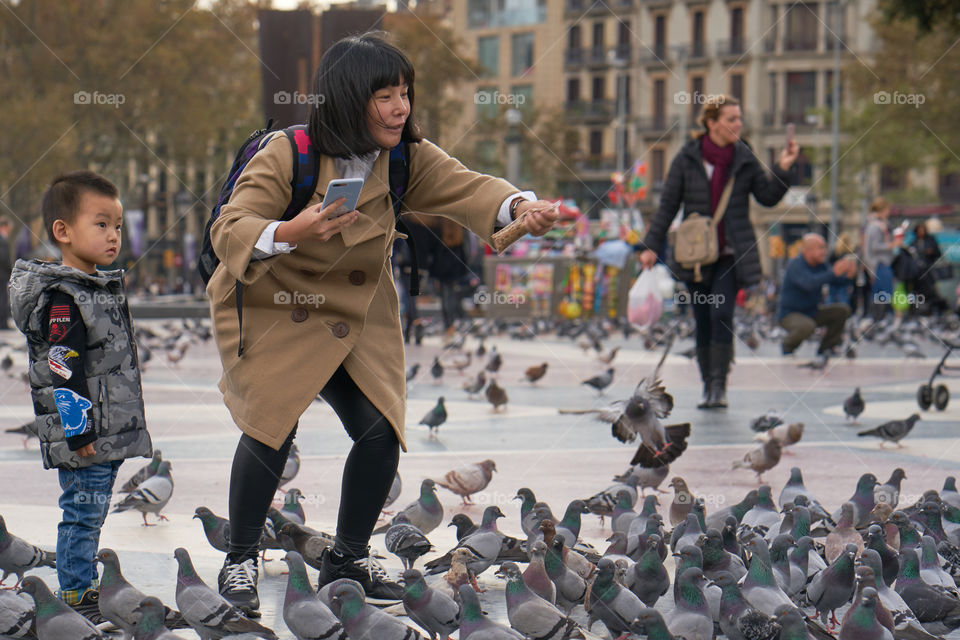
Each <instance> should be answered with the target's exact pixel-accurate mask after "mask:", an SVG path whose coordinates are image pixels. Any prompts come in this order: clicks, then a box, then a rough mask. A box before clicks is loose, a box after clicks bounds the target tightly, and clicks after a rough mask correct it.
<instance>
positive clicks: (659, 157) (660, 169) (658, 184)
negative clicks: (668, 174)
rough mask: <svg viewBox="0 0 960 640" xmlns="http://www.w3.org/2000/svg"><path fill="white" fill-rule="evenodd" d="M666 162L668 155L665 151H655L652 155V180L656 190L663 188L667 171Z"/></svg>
mask: <svg viewBox="0 0 960 640" xmlns="http://www.w3.org/2000/svg"><path fill="white" fill-rule="evenodd" d="M665 161H666V155H665V154H664V151H663V149H654V150H653V152H652V153H651V154H650V165H651V166H650V179H651V180H652V181H653V188H654V189H661V188H663V178H664V172H665V170H666V168H665V166H664V163H665Z"/></svg>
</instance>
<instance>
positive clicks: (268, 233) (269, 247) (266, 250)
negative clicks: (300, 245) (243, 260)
mask: <svg viewBox="0 0 960 640" xmlns="http://www.w3.org/2000/svg"><path fill="white" fill-rule="evenodd" d="M280 222H281V220H277V221H275V222H271V223H270V224H268V225H267V228H266V229H264V230H263V233H261V234H260V238H259V239H257V243H256V244H255V245H253V258H254V259H256V260H260V259H262V258H269V257H270V256H275V255H278V254H281V253H290V252H291V251H293V250H294V249H296V248H297V245H295V244H290V243H289V242H274V241H273V235H274V234H275V233H276V231H277V227H279V226H280Z"/></svg>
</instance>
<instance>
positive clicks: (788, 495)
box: [777, 467, 836, 524]
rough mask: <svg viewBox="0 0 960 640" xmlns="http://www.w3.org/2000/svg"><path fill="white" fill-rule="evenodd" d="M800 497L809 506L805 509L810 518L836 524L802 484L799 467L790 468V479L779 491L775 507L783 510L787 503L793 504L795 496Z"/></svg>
mask: <svg viewBox="0 0 960 640" xmlns="http://www.w3.org/2000/svg"><path fill="white" fill-rule="evenodd" d="M801 495H802V496H806V498H807V502H808V505H809V506H808V507H807V508H808V509H809V510H810V515H811V516H815V517H817V519H824V520H827V521H828V522H830V523H831V524H836V523H835V522H834V521H833V519H832V518H831V517H830V514H829V513H828V512H827V510H826V509H824V508H823V505H822V504H820V502H819V501H818V500H817V499H816V498H815V497H813V494H812V493H810V490H809V489H807V487H806V486H805V485H804V484H803V474H802V473H801V472H800V467H791V468H790V479H789V480H787V484H785V485H784V487H783V489H782V490H781V491H780V496H779V497H778V498H777V505H778V506H779V507H780V508H781V509H783V508H784V507H785V506H786V505H787V503H789V502H793V501H794V500H796V499H797V496H801Z"/></svg>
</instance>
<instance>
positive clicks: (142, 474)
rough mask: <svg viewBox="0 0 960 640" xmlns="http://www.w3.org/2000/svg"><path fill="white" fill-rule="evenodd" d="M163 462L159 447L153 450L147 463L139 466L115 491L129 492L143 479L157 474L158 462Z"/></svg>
mask: <svg viewBox="0 0 960 640" xmlns="http://www.w3.org/2000/svg"><path fill="white" fill-rule="evenodd" d="M161 462H163V453H162V452H161V451H160V449H154V450H153V458H152V459H151V460H150V462H148V463H147V464H145V465H143V466H142V467H140V468H139V469H138V470H137V472H136V473H135V474H133V477H131V478H130V479H129V480H127V481H126V482H124V483H123V486H122V487H120V489H119V490H118V491H117V493H130V492H131V491H133V490H134V489H136V488H137V487H139V486H140V485H141V483H143V481H144V480H146V479H147V478H150V477H152V476H155V475H157V469H159V468H160V463H161Z"/></svg>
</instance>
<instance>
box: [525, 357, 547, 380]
mask: <svg viewBox="0 0 960 640" xmlns="http://www.w3.org/2000/svg"><path fill="white" fill-rule="evenodd" d="M546 374H547V363H546V362H544V363H543V364H539V365H536V366H533V367H529V368H528V369H527V370H526V371H524V372H523V379H524V380H526V381H527V382H529V383H530V384H532V385H535V384H536V383H537V381H538V380H539V379H540V378H542V377H543V376H545V375H546Z"/></svg>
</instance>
